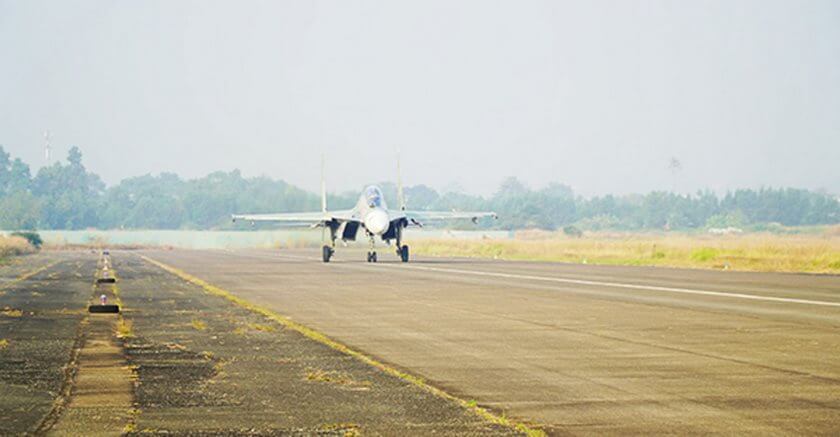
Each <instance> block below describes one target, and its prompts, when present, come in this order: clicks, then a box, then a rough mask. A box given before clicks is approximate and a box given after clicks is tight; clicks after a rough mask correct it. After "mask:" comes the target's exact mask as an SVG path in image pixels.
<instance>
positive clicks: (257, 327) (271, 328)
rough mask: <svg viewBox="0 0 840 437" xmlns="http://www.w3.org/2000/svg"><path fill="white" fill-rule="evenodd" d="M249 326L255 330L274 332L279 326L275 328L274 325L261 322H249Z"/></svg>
mask: <svg viewBox="0 0 840 437" xmlns="http://www.w3.org/2000/svg"><path fill="white" fill-rule="evenodd" d="M248 326H249V327H250V328H251V329H253V330H255V331H260V332H274V331H276V330H277V328H275V327H274V326H271V325H263V324H260V323H249V324H248Z"/></svg>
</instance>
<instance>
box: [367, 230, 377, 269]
mask: <svg viewBox="0 0 840 437" xmlns="http://www.w3.org/2000/svg"><path fill="white" fill-rule="evenodd" d="M368 235H369V236H370V250H369V251H368V253H367V262H369V263H375V262H376V250H374V247H376V235H374V234H368Z"/></svg>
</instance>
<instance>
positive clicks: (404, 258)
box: [399, 245, 408, 263]
mask: <svg viewBox="0 0 840 437" xmlns="http://www.w3.org/2000/svg"><path fill="white" fill-rule="evenodd" d="M399 254H400V259H401V260H402V262H404V263H407V262H408V245H405V246H403V247H401V248H400V250H399Z"/></svg>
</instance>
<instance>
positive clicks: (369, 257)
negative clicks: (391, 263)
mask: <svg viewBox="0 0 840 437" xmlns="http://www.w3.org/2000/svg"><path fill="white" fill-rule="evenodd" d="M367 261H368V262H369V263H375V262H376V252H368V255H367Z"/></svg>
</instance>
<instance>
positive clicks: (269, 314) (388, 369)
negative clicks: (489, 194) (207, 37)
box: [140, 255, 545, 436]
mask: <svg viewBox="0 0 840 437" xmlns="http://www.w3.org/2000/svg"><path fill="white" fill-rule="evenodd" d="M140 257H141V258H143V259H144V260H145V261H146V262H148V263H150V264H153V265H155V266H157V267H160V268H161V269H163V270H164V271H166V272H169V273H171V274H173V275H175V276H178V277H179V278H181V279H183V280H185V281H187V282H189V283H192V284H194V285H197V286H199V287H201V288H203V289H204V291H205V292H207V293H209V294H212V295H215V296H219V297H222V298H225V299H227V300H228V301H230V302H232V303H234V304H236V305H238V306H240V307H242V308H245V309H247V310H249V311H251V312H253V313H256V314H259V315H261V316H263V317H265V318H267V319H269V320H272V321H274V322H276V323H279V324H281V325H283V326H284V327H286V328H288V329H291V330H293V331H296V332H298V333H300V334H302V335H303V336H305V337H307V338H309V339H311V340H315V341H317V342H319V343H321V344H324V345H326V346H329V347H330V348H332V349H335V350H337V351H339V352H341V353H344V354H347V355H350V356H352V357H354V358H356V359H358V360H360V361H362V362H363V363H365V364H368V365H370V366H373V367H375V368H377V369H379V370H381V371H382V372H384V373H386V374H388V375H391V376H394V377H397V378H399V379H402V380H403V381H406V382H409V383H411V384H412V385H415V386H417V387H420V388H422V389H423V390H426V391H428V392H429V393H432V394H434V395H436V396H438V397H440V398H443V399H446V400H449V401H453V402H455V403H456V404H458V405H459V406H461V407H462V408H464V409H466V410H467V411H470V412H472V413H475V414H476V415H478V416H479V417H481V418H483V419H485V420H487V421H489V422H491V423H494V424H497V425H502V426H505V427H508V428H512V429H515V430H517V431H520V432H523V433H525V434H526V435H529V436H544V435H545V432H544V431H543V430H541V429H538V428H533V427H531V426H528V425H526V424H524V423H521V422H516V421H514V420H512V419H509V418H507V417H504V416H499V415H497V414H495V413H493V412H491V411H490V410H488V409H486V408H482V407H479V406H478V405H475V403H474V402H468V401H466V400H464V399H461V398H458V397H455V396H453V395H451V394H449V393H447V392H445V391H443V390H441V389H439V388H437V387H434V386H432V385H430V384H429V383H427V382H426V381H424V380H423V379H422V378H420V377H418V376H415V375H412V374H409V373H406V372H403V371H401V370H398V369H396V368H394V367H392V366H389V365H387V364H385V363H383V362H381V361H379V360H377V359H375V358H372V357H369V356H367V355H365V354H364V353H362V352H359V351H357V350H355V349H352V348H350V347H349V346H347V345H345V344H343V343H340V342H338V341H336V340H333V339H332V338H330V337H328V336H327V335H326V334H323V333H321V332H319V331H316V330H314V329H312V328H309V327H307V326H304V325H301V324H300V323H297V322H295V321H292V320H291V319H289V318H288V317H286V316H282V315H280V314H277V313H275V312H274V311H271V310H269V309H266V308H263V307H260V306H258V305H256V304H253V303H251V302H249V301H247V300H245V299H242V298H240V297H238V296H235V295H234V294H232V293H231V292H229V291H227V290H225V289H222V288H219V287H217V286H215V285H212V284H210V283H208V282H206V281H204V280H202V279H200V278H197V277H195V276H193V275H191V274H189V273H187V272H184V271H182V270H179V269H177V268H175V267H172V266H169V265H167V264H164V263H162V262H160V261H157V260H155V259H152V258H149V257H148V256H145V255H140Z"/></svg>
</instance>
